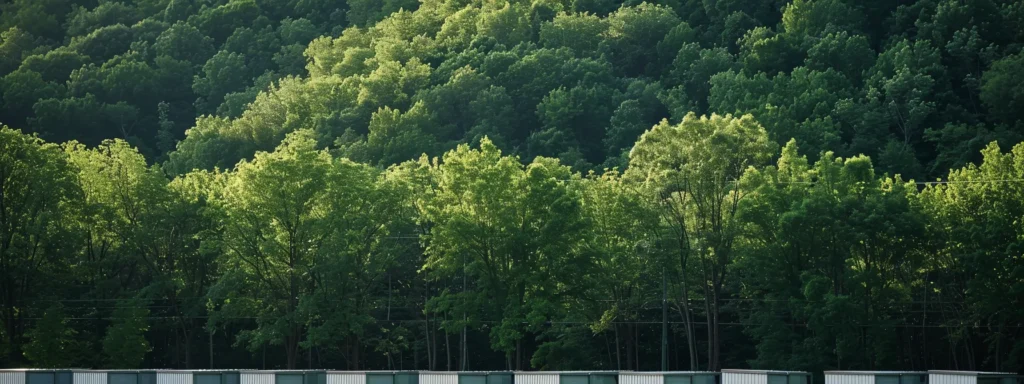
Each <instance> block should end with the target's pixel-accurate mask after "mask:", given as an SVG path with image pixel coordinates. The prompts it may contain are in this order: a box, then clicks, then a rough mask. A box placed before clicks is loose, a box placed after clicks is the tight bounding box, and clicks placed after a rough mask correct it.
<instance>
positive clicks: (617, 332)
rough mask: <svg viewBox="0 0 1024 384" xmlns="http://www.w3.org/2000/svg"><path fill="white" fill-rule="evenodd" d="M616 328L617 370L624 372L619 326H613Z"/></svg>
mask: <svg viewBox="0 0 1024 384" xmlns="http://www.w3.org/2000/svg"><path fill="white" fill-rule="evenodd" d="M612 326H613V327H614V328H615V370H617V371H621V370H622V353H621V351H622V347H620V346H619V325H618V324H613V325H612Z"/></svg>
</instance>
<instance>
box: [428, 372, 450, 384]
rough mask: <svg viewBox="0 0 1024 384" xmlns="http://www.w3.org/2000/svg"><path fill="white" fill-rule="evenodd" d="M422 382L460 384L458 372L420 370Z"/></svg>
mask: <svg viewBox="0 0 1024 384" xmlns="http://www.w3.org/2000/svg"><path fill="white" fill-rule="evenodd" d="M420 384H459V374H458V373H457V372H420Z"/></svg>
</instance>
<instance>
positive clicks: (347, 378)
mask: <svg viewBox="0 0 1024 384" xmlns="http://www.w3.org/2000/svg"><path fill="white" fill-rule="evenodd" d="M327 384H366V373H364V372H327Z"/></svg>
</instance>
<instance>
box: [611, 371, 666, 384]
mask: <svg viewBox="0 0 1024 384" xmlns="http://www.w3.org/2000/svg"><path fill="white" fill-rule="evenodd" d="M619 384H665V375H663V374H660V373H635V372H630V373H627V372H623V373H620V374H619Z"/></svg>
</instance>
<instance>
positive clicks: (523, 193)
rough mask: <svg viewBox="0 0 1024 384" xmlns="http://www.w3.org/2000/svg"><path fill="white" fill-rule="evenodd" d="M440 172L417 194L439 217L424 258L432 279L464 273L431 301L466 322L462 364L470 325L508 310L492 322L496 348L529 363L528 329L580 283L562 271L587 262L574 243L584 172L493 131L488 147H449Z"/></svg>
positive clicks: (448, 324)
mask: <svg viewBox="0 0 1024 384" xmlns="http://www.w3.org/2000/svg"><path fill="white" fill-rule="evenodd" d="M421 161H426V160H425V159H424V160H421ZM432 172H433V178H435V179H436V180H437V187H436V191H435V192H434V193H433V194H431V195H430V196H429V199H423V200H422V201H421V202H418V203H417V205H418V207H419V209H420V215H422V219H423V220H426V221H428V222H429V223H431V224H430V225H431V230H430V233H429V234H427V235H425V238H424V241H426V244H427V248H426V253H427V256H428V258H427V261H426V264H425V266H424V268H425V269H426V270H427V271H428V273H429V274H430V278H431V279H434V280H439V279H446V280H451V281H455V280H456V278H462V283H458V286H460V287H461V288H460V289H458V290H454V289H446V290H444V291H442V292H441V294H440V295H438V296H436V297H434V298H432V299H431V300H430V301H429V303H428V304H427V310H428V311H430V312H437V313H446V314H447V315H448V316H447V318H448V320H446V321H444V322H443V323H442V325H443V326H444V327H445V329H446V330H447V331H448V332H455V331H457V330H460V329H461V330H462V340H463V341H462V342H461V345H462V347H461V348H459V350H460V351H461V352H460V353H462V356H461V358H460V362H461V363H460V364H459V366H461V367H465V366H466V359H467V357H468V356H467V353H468V351H467V350H466V346H467V345H466V341H465V334H466V328H467V327H480V326H482V325H483V323H482V321H483V320H488V319H491V318H494V319H500V322H499V323H498V324H494V325H491V327H490V329H491V330H490V332H489V333H490V340H491V348H493V349H495V350H498V351H501V352H504V353H505V354H506V357H507V359H508V363H509V364H508V365H509V366H512V367H518V368H519V369H521V368H522V358H523V357H524V354H525V353H526V352H527V351H524V347H523V345H522V341H523V339H524V338H525V337H526V335H527V334H529V333H537V332H538V331H540V330H541V329H542V328H541V327H543V325H544V323H545V322H546V321H548V320H550V319H551V318H553V317H555V316H557V315H558V314H559V308H558V305H557V304H556V303H557V301H556V300H557V298H558V297H559V296H561V295H562V294H565V293H567V292H570V291H571V290H573V289H576V287H577V285H576V282H575V281H571V280H569V281H566V280H561V279H559V278H558V276H570V275H573V274H572V273H570V272H569V271H571V270H575V271H577V272H579V271H580V268H581V267H582V265H581V263H582V260H581V259H580V255H579V254H578V253H577V252H576V248H577V244H578V243H579V242H580V241H581V238H580V232H581V229H582V228H583V225H584V221H583V217H582V213H581V209H580V203H579V197H578V192H577V191H575V190H574V189H573V188H571V179H573V178H576V177H578V176H576V175H575V174H573V173H572V172H571V171H570V170H569V168H568V167H565V166H562V165H560V164H558V162H557V161H555V160H553V159H545V158H538V159H536V160H534V162H533V163H531V164H530V165H528V166H525V167H524V166H523V165H522V164H520V163H519V161H518V159H517V158H515V157H510V156H502V155H501V151H499V150H498V148H497V147H495V146H494V144H492V143H491V142H490V140H486V139H485V140H483V141H481V143H480V149H470V147H469V146H467V145H460V146H459V147H458V148H457V149H455V150H453V151H450V152H448V153H446V154H445V156H444V158H443V161H442V163H440V164H438V165H435V166H433V169H432ZM576 275H577V276H579V275H580V274H576ZM556 279H559V280H560V282H558V283H556Z"/></svg>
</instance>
